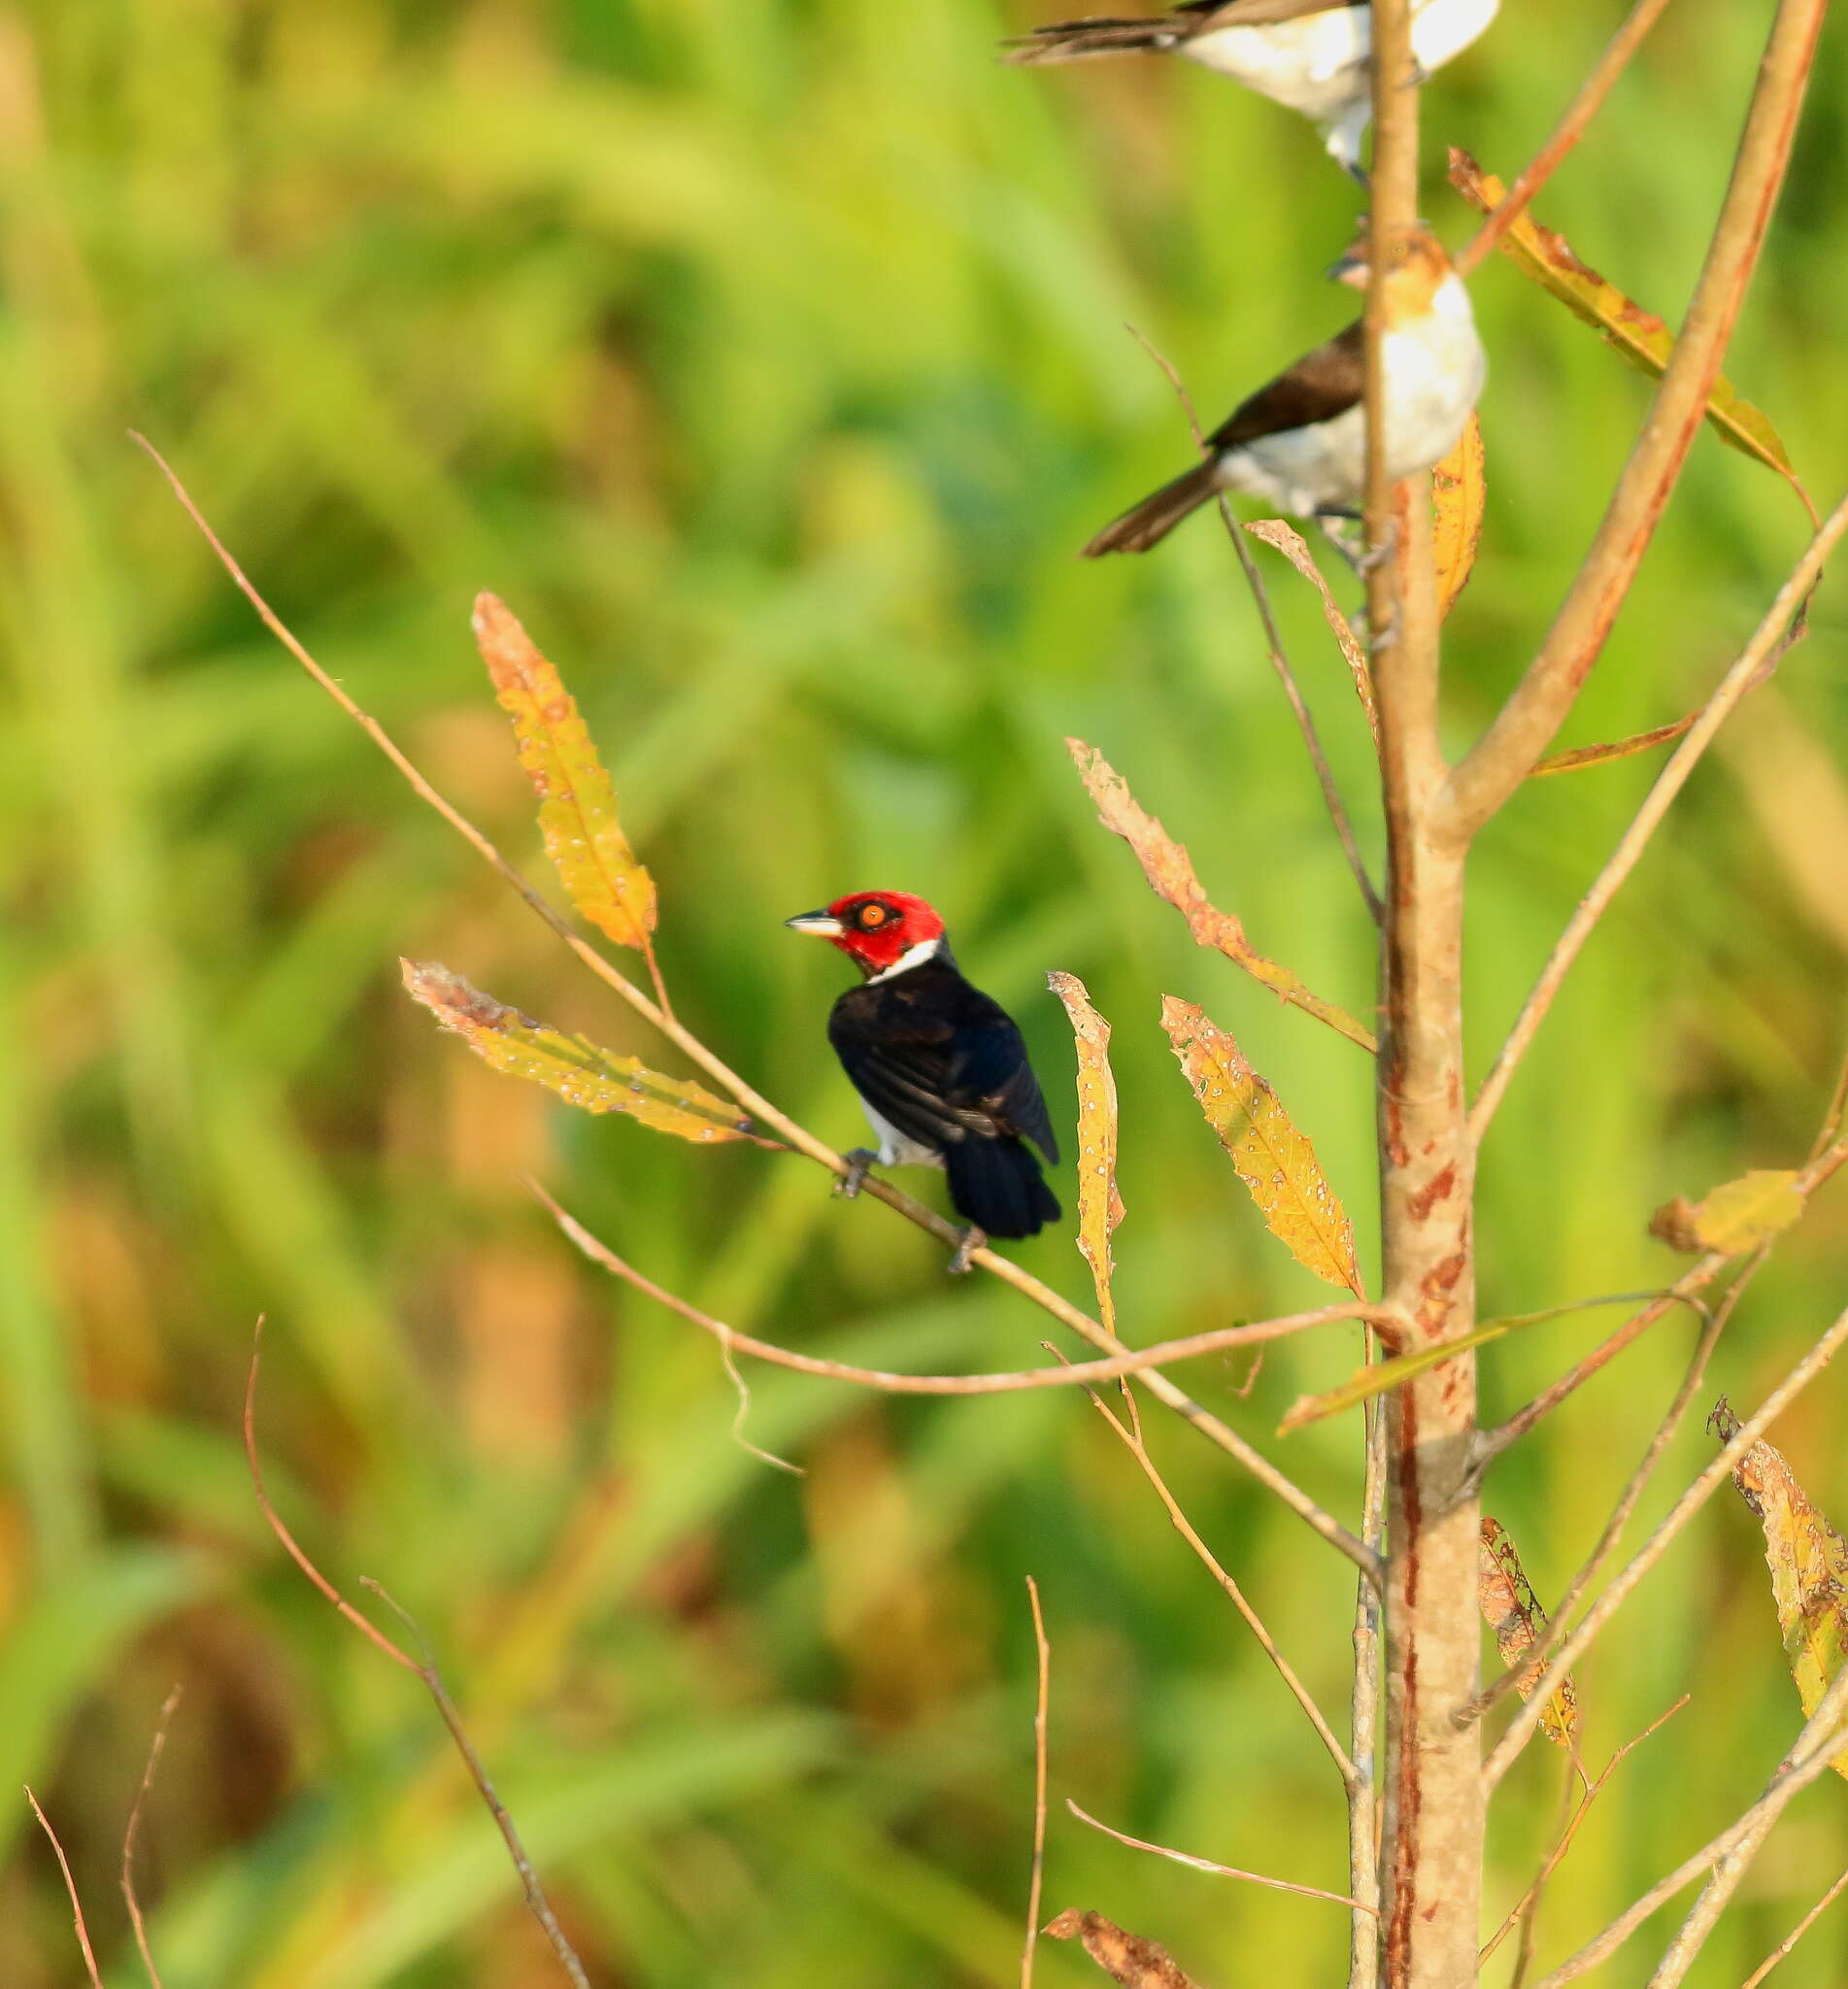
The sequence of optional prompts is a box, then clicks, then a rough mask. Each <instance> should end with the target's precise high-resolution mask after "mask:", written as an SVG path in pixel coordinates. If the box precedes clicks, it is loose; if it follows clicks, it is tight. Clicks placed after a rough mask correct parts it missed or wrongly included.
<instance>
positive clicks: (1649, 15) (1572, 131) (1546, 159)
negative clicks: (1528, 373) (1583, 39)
mask: <svg viewBox="0 0 1848 1989" xmlns="http://www.w3.org/2000/svg"><path fill="white" fill-rule="evenodd" d="M1667 5H1668V0H1636V5H1635V6H1634V7H1632V8H1631V9H1630V14H1629V16H1628V17H1627V18H1626V19H1625V21H1624V24H1623V26H1622V27H1620V28H1619V29H1618V30H1617V32H1616V34H1615V35H1613V36H1612V37H1611V41H1610V46H1609V47H1608V48H1607V49H1606V50H1605V51H1604V52H1603V54H1601V55H1600V56H1599V57H1598V58H1597V66H1596V68H1595V69H1594V70H1593V71H1592V73H1591V75H1590V76H1588V77H1587V78H1586V79H1585V81H1584V82H1583V83H1582V84H1579V89H1578V94H1577V95H1576V96H1575V97H1574V98H1573V99H1572V101H1571V103H1570V104H1568V105H1567V106H1566V109H1565V115H1564V116H1563V117H1562V118H1561V119H1560V121H1559V122H1558V123H1557V124H1556V125H1555V126H1554V127H1553V130H1552V133H1551V134H1550V136H1549V137H1548V139H1547V141H1546V143H1545V144H1544V145H1543V146H1542V147H1541V148H1540V150H1539V151H1538V152H1535V153H1534V155H1533V157H1532V158H1531V159H1530V160H1529V162H1528V164H1527V166H1526V167H1525V168H1524V169H1523V171H1522V172H1521V174H1520V176H1519V177H1518V178H1517V179H1516V181H1515V183H1514V185H1512V186H1510V187H1509V188H1508V190H1507V192H1506V193H1504V194H1503V195H1502V197H1501V203H1500V205H1499V206H1498V207H1497V208H1496V209H1495V213H1494V214H1492V215H1491V216H1490V217H1489V218H1488V219H1487V220H1485V221H1484V222H1483V224H1482V226H1481V227H1479V228H1478V229H1477V230H1476V232H1475V234H1474V235H1472V236H1471V237H1470V239H1469V240H1468V241H1467V242H1466V243H1464V245H1463V247H1462V250H1461V251H1460V252H1459V253H1458V254H1457V255H1456V256H1455V257H1454V258H1453V259H1454V260H1455V262H1456V265H1457V271H1458V274H1459V275H1461V276H1467V275H1468V274H1469V273H1470V271H1471V270H1473V269H1474V268H1475V267H1476V265H1477V264H1478V263H1479V262H1481V260H1482V258H1483V257H1484V256H1485V255H1487V254H1488V253H1489V252H1490V251H1491V250H1492V249H1493V248H1494V247H1495V244H1496V243H1497V242H1499V241H1500V240H1501V238H1502V236H1503V235H1505V234H1506V233H1507V232H1508V230H1509V228H1510V227H1512V226H1513V225H1514V223H1515V222H1516V221H1517V220H1518V219H1520V218H1521V216H1522V214H1523V213H1524V212H1525V211H1526V210H1527V207H1528V204H1529V202H1530V201H1531V200H1532V199H1533V196H1534V195H1535V194H1536V193H1538V192H1539V190H1540V188H1541V187H1542V186H1544V185H1546V183H1547V182H1548V181H1549V180H1550V179H1551V178H1552V177H1553V175H1554V173H1555V172H1556V171H1557V170H1558V168H1559V166H1560V164H1561V162H1562V160H1563V159H1564V158H1565V156H1566V154H1567V153H1568V152H1571V150H1572V148H1573V147H1574V146H1576V145H1577V144H1578V142H1579V140H1580V139H1581V138H1582V137H1584V135H1585V127H1586V126H1587V125H1588V124H1589V123H1590V122H1591V121H1592V119H1593V118H1595V117H1596V115H1597V112H1598V109H1599V107H1600V106H1601V105H1602V103H1603V101H1604V99H1605V98H1606V97H1607V96H1609V95H1610V93H1611V88H1612V86H1613V84H1615V83H1616V82H1617V79H1618V78H1619V77H1620V76H1622V75H1623V73H1624V71H1625V70H1626V69H1627V68H1629V66H1630V57H1631V56H1632V55H1633V54H1635V52H1636V51H1637V50H1638V49H1639V48H1640V47H1641V46H1642V42H1643V37H1644V36H1645V35H1646V34H1648V32H1649V30H1650V29H1651V28H1652V27H1654V26H1655V24H1656V22H1657V20H1658V19H1660V18H1661V17H1662V15H1663V11H1664V10H1665V9H1666V7H1667Z"/></svg>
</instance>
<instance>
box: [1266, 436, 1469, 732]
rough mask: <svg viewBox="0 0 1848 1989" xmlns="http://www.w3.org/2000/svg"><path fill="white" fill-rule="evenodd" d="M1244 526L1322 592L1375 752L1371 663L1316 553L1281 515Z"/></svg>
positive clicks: (1324, 613) (1327, 617) (1325, 612)
mask: <svg viewBox="0 0 1848 1989" xmlns="http://www.w3.org/2000/svg"><path fill="white" fill-rule="evenodd" d="M1471 419H1472V420H1473V419H1474V418H1473V417H1472V418H1471ZM1245 529H1246V530H1247V531H1248V532H1249V533H1250V534H1251V535H1252V537H1253V538H1254V539H1258V540H1260V541H1261V542H1262V543H1263V544H1264V545H1266V546H1268V547H1270V548H1271V550H1272V551H1273V552H1278V553H1281V554H1282V555H1283V556H1284V557H1285V558H1286V559H1288V560H1289V561H1290V563H1291V565H1292V566H1294V568H1295V569H1296V571H1297V572H1298V573H1300V574H1301V575H1302V577H1303V579H1304V580H1306V581H1307V582H1308V583H1309V585H1310V586H1311V587H1312V588H1314V589H1315V590H1316V592H1317V593H1318V594H1319V595H1321V597H1322V619H1323V620H1324V621H1325V622H1326V623H1327V624H1328V632H1329V633H1330V634H1331V635H1332V636H1333V637H1334V639H1335V642H1336V643H1337V644H1338V645H1339V647H1340V651H1341V656H1342V659H1343V661H1345V662H1346V664H1347V666H1348V675H1349V676H1350V677H1352V678H1353V679H1354V693H1355V695H1356V696H1357V697H1358V698H1359V699H1360V700H1361V710H1362V711H1363V712H1364V713H1365V714H1366V725H1367V730H1368V731H1370V732H1371V733H1372V734H1373V750H1374V751H1375V752H1376V753H1377V752H1378V751H1379V748H1380V706H1379V700H1378V699H1377V698H1376V697H1375V696H1374V694H1373V665H1372V664H1371V663H1370V662H1368V660H1367V656H1366V652H1365V650H1363V649H1362V648H1361V641H1360V638H1359V636H1357V635H1356V634H1355V632H1354V625H1353V624H1352V623H1350V622H1349V620H1348V618H1347V617H1346V616H1345V615H1344V614H1342V612H1341V610H1340V609H1339V608H1338V607H1336V605H1335V599H1334V594H1333V592H1332V591H1331V590H1330V589H1329V587H1328V583H1327V581H1326V580H1324V579H1323V577H1322V568H1321V567H1320V566H1318V565H1317V564H1316V561H1315V555H1314V554H1313V553H1311V552H1310V550H1309V545H1308V541H1307V540H1306V539H1304V537H1303V536H1302V534H1301V533H1300V532H1299V531H1298V530H1297V529H1296V528H1295V526H1294V525H1293V524H1287V523H1285V522H1284V521H1283V520H1282V519H1281V518H1260V519H1257V520H1255V521H1254V522H1253V523H1250V524H1248V525H1247V526H1246V527H1245Z"/></svg>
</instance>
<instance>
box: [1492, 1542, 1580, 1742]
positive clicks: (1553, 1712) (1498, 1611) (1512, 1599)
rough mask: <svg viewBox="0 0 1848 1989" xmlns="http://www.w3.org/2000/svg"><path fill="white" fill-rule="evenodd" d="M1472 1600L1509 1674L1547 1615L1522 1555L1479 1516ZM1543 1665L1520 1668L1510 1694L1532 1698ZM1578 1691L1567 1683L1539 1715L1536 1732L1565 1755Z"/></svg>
mask: <svg viewBox="0 0 1848 1989" xmlns="http://www.w3.org/2000/svg"><path fill="white" fill-rule="evenodd" d="M1476 1600H1477V1601H1478V1602H1480V1603H1481V1605H1482V1620H1483V1621H1484V1622H1485V1623H1486V1624H1488V1626H1489V1628H1490V1629H1491V1630H1492V1631H1493V1632H1494V1633H1495V1648H1496V1649H1497V1650H1498V1651H1499V1652H1500V1653H1501V1662H1502V1663H1503V1664H1504V1665H1506V1666H1507V1667H1508V1669H1510V1670H1512V1669H1514V1668H1515V1666H1517V1665H1519V1664H1520V1663H1521V1661H1522V1659H1523V1658H1525V1657H1526V1656H1527V1654H1528V1652H1529V1651H1530V1650H1531V1649H1532V1648H1533V1647H1534V1645H1535V1644H1537V1643H1538V1642H1539V1641H1540V1639H1541V1638H1542V1637H1543V1636H1545V1635H1546V1627H1547V1613H1546V1611H1545V1610H1544V1609H1543V1608H1541V1606H1540V1599H1539V1598H1538V1597H1537V1596H1536V1595H1535V1594H1534V1593H1533V1584H1532V1583H1531V1582H1530V1581H1529V1579H1528V1574H1527V1569H1526V1568H1523V1567H1522V1566H1521V1556H1520V1554H1519V1553H1518V1552H1517V1551H1516V1549H1515V1544H1514V1542H1513V1541H1512V1540H1511V1539H1510V1538H1509V1537H1508V1532H1507V1529H1506V1528H1505V1527H1504V1526H1503V1525H1502V1524H1501V1522H1500V1521H1499V1520H1497V1519H1491V1518H1490V1517H1489V1515H1488V1514H1487V1513H1486V1512H1485V1513H1484V1514H1483V1516H1482V1543H1481V1546H1480V1548H1479V1549H1478V1552H1477V1561H1476ZM1543 1669H1545V1668H1544V1666H1542V1665H1541V1664H1539V1663H1538V1662H1535V1663H1532V1664H1529V1665H1527V1666H1525V1667H1523V1669H1522V1670H1521V1673H1520V1675H1519V1676H1518V1677H1517V1678H1516V1679H1515V1681H1514V1689H1515V1690H1516V1691H1517V1692H1518V1693H1519V1694H1520V1695H1521V1697H1522V1698H1523V1699H1531V1698H1532V1697H1533V1688H1534V1686H1535V1685H1537V1684H1538V1683H1539V1679H1540V1673H1541V1671H1542V1670H1543ZM1578 1730H1579V1721H1578V1688H1577V1687H1576V1686H1575V1685H1574V1684H1573V1683H1572V1681H1571V1679H1570V1678H1566V1679H1564V1680H1562V1682H1561V1685H1560V1689H1559V1690H1558V1691H1557V1692H1556V1693H1554V1694H1553V1695H1552V1696H1551V1698H1549V1699H1548V1701H1547V1702H1546V1705H1545V1706H1544V1708H1543V1709H1542V1710H1541V1713H1540V1731H1541V1733H1543V1734H1544V1735H1545V1736H1546V1737H1547V1738H1548V1739H1549V1740H1551V1741H1552V1742H1553V1744H1554V1746H1556V1747H1563V1748H1564V1749H1565V1751H1566V1752H1567V1753H1568V1754H1569V1753H1571V1751H1572V1750H1573V1748H1574V1747H1575V1746H1576V1745H1577V1744H1578Z"/></svg>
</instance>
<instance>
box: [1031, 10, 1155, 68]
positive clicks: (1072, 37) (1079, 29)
mask: <svg viewBox="0 0 1848 1989" xmlns="http://www.w3.org/2000/svg"><path fill="white" fill-rule="evenodd" d="M1174 42H1175V34H1174V30H1173V29H1172V28H1171V27H1169V26H1168V25H1167V24H1166V23H1165V22H1164V21H1161V20H1159V19H1157V20H1115V19H1111V18H1110V17H1107V16H1105V17H1096V18H1093V19H1090V20H1056V21H1054V22H1053V23H1052V24H1051V25H1050V26H1049V27H1042V28H1035V29H1034V31H1033V32H1032V33H1031V34H1030V35H1023V36H1022V37H1021V38H1020V40H1019V41H1016V42H1010V43H1009V44H1008V46H1007V54H1006V56H1005V58H1004V59H1005V60H1007V61H1009V62H1017V63H1022V64H1026V65H1030V64H1033V63H1038V62H1077V61H1081V60H1082V59H1083V58H1084V57H1085V56H1087V55H1125V54H1133V53H1137V52H1140V51H1150V50H1159V49H1167V48H1172V47H1173V45H1174Z"/></svg>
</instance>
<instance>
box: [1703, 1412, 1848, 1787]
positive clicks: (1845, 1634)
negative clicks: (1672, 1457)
mask: <svg viewBox="0 0 1848 1989" xmlns="http://www.w3.org/2000/svg"><path fill="white" fill-rule="evenodd" d="M1707 1428H1708V1429H1709V1430H1711V1431H1712V1432H1713V1433H1714V1434H1715V1435H1716V1436H1718V1437H1719V1438H1720V1440H1721V1441H1722V1442H1723V1443H1725V1442H1730V1440H1731V1439H1732V1438H1733V1437H1734V1436H1735V1435H1737V1433H1738V1429H1739V1419H1738V1418H1737V1417H1736V1416H1735V1415H1734V1414H1733V1413H1732V1410H1731V1408H1730V1405H1729V1403H1728V1402H1727V1400H1726V1399H1725V1398H1724V1397H1722V1398H1721V1399H1720V1402H1719V1404H1718V1406H1717V1407H1716V1408H1715V1409H1714V1412H1713V1415H1712V1417H1711V1418H1710V1419H1709V1421H1708V1424H1707ZM1732 1482H1733V1483H1734V1484H1735V1485H1736V1486H1737V1487H1738V1488H1739V1492H1740V1495H1741V1496H1742V1497H1743V1499H1744V1500H1745V1502H1746V1504H1747V1505H1749V1506H1750V1507H1751V1508H1752V1510H1753V1511H1754V1512H1755V1513H1756V1514H1757V1515H1758V1519H1759V1524H1760V1525H1761V1526H1762V1527H1763V1528H1764V1558H1765V1560H1766V1561H1767V1562H1768V1563H1769V1564H1770V1568H1771V1597H1772V1600H1773V1601H1775V1602H1776V1604H1777V1621H1778V1625H1779V1627H1780V1629H1782V1631H1783V1633H1784V1656H1785V1658H1786V1660H1787V1661H1788V1663H1789V1665H1790V1668H1791V1676H1792V1677H1793V1678H1794V1679H1796V1681H1797V1696H1798V1699H1800V1700H1801V1701H1802V1703H1803V1715H1804V1717H1805V1718H1807V1717H1808V1716H1809V1715H1810V1714H1811V1713H1813V1712H1814V1711H1815V1710H1816V1707H1817V1705H1818V1704H1819V1703H1820V1702H1821V1701H1822V1696H1823V1694H1824V1693H1825V1692H1827V1691H1828V1690H1829V1687H1830V1685H1831V1682H1832V1681H1833V1680H1834V1679H1835V1678H1836V1677H1838V1676H1839V1675H1840V1672H1841V1668H1842V1666H1843V1664H1844V1663H1848V1541H1844V1540H1843V1539H1842V1536H1841V1535H1840V1534H1838V1533H1836V1531H1835V1530H1834V1528H1833V1527H1831V1525H1830V1524H1829V1522H1828V1521H1827V1520H1826V1519H1824V1517H1823V1516H1822V1514H1821V1513H1820V1512H1818V1511H1817V1510H1816V1508H1815V1506H1814V1505H1812V1504H1811V1503H1810V1500H1809V1495H1808V1494H1807V1493H1806V1492H1805V1491H1804V1490H1803V1488H1802V1486H1801V1485H1799V1484H1798V1482H1797V1475H1796V1473H1795V1472H1794V1471H1793V1470H1792V1469H1791V1467H1790V1466H1789V1465H1788V1464H1787V1463H1786V1462H1785V1460H1784V1454H1783V1452H1782V1451H1780V1450H1778V1449H1776V1448H1775V1447H1774V1446H1773V1445H1771V1444H1768V1443H1764V1442H1759V1443H1755V1444H1753V1446H1752V1447H1751V1449H1750V1450H1748V1451H1747V1452H1746V1453H1745V1455H1744V1456H1743V1457H1742V1458H1740V1460H1739V1461H1738V1463H1737V1464H1736V1465H1734V1466H1733V1467H1732ZM1830 1767H1831V1768H1832V1769H1833V1770H1835V1772H1836V1773H1837V1774H1838V1775H1848V1748H1845V1749H1843V1751H1842V1752H1841V1753H1839V1754H1837V1755H1836V1756H1835V1758H1834V1759H1833V1760H1832V1761H1831V1763H1830Z"/></svg>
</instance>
